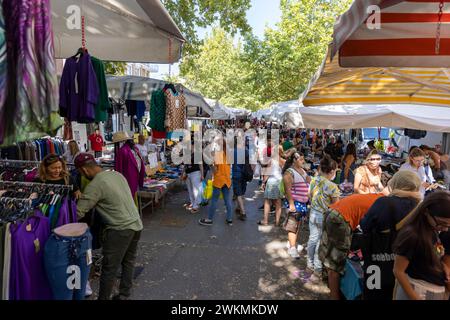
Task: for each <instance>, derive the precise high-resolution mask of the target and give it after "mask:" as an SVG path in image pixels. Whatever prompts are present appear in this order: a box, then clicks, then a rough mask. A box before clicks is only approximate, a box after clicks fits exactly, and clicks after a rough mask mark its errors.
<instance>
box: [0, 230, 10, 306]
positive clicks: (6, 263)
mask: <svg viewBox="0 0 450 320" xmlns="http://www.w3.org/2000/svg"><path fill="white" fill-rule="evenodd" d="M10 227H11V223H7V224H6V227H5V229H4V235H5V238H4V247H3V252H4V255H3V275H2V278H3V281H2V288H1V289H2V297H3V300H9V280H10V271H11V232H10Z"/></svg>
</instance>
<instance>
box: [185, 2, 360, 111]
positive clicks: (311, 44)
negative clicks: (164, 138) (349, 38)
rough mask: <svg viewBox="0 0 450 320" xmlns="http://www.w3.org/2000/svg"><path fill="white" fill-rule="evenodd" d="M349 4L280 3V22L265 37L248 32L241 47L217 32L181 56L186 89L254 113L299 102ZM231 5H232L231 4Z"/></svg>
mask: <svg viewBox="0 0 450 320" xmlns="http://www.w3.org/2000/svg"><path fill="white" fill-rule="evenodd" d="M351 2H352V0H281V1H280V5H281V11H282V17H281V21H280V22H279V23H278V24H277V25H276V27H275V28H267V29H266V31H265V35H264V39H262V40H260V39H258V38H257V37H255V36H253V35H252V34H250V33H245V34H244V35H243V38H242V40H243V43H241V42H239V43H237V44H234V43H233V37H232V34H230V33H228V32H227V30H226V29H223V28H216V29H214V30H213V32H212V34H211V35H210V36H209V37H207V38H206V39H205V40H204V43H203V44H202V45H200V46H198V49H197V50H195V51H193V52H191V54H189V55H187V56H185V57H184V59H183V62H182V64H181V67H180V71H181V77H183V78H184V79H185V80H186V85H187V86H188V87H190V88H192V89H193V90H195V91H198V92H201V93H202V94H203V95H204V96H206V97H208V98H213V99H218V100H220V101H221V102H222V103H224V104H225V105H229V106H234V107H245V108H248V109H251V110H256V109H259V108H262V107H266V106H267V105H270V104H271V103H273V102H279V101H286V100H293V99H297V98H298V96H299V94H300V93H301V92H302V91H303V90H304V88H305V86H306V85H307V83H308V81H309V80H310V78H311V76H312V75H313V74H314V72H316V70H317V68H318V67H319V65H320V63H321V62H322V61H323V58H324V56H325V53H326V50H327V46H328V44H329V43H330V41H331V35H332V32H333V25H334V22H335V20H336V18H337V17H338V16H339V15H340V14H342V13H343V12H344V11H345V10H347V9H348V7H349V6H350V4H351ZM230 3H233V1H230Z"/></svg>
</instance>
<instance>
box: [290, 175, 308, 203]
mask: <svg viewBox="0 0 450 320" xmlns="http://www.w3.org/2000/svg"><path fill="white" fill-rule="evenodd" d="M287 171H288V172H289V173H290V174H291V175H292V176H293V178H294V182H293V183H292V187H291V194H292V199H293V200H294V201H299V202H303V203H307V202H308V190H309V184H308V182H306V176H302V175H301V174H300V173H298V172H297V171H296V170H295V169H293V168H289V169H288V170H287Z"/></svg>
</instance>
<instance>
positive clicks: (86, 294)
mask: <svg viewBox="0 0 450 320" xmlns="http://www.w3.org/2000/svg"><path fill="white" fill-rule="evenodd" d="M84 296H85V297H90V296H92V288H91V284H90V283H89V281H88V282H87V283H86V293H85V294H84Z"/></svg>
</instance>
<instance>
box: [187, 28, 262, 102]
mask: <svg viewBox="0 0 450 320" xmlns="http://www.w3.org/2000/svg"><path fill="white" fill-rule="evenodd" d="M199 52H200V53H199V54H198V55H197V56H195V58H191V59H190V61H189V62H190V63H189V64H188V67H186V65H184V70H183V71H182V76H183V77H184V79H185V83H186V86H187V87H189V88H191V89H192V90H194V91H198V92H201V93H202V94H203V95H204V96H206V97H208V98H211V99H215V100H219V101H220V102H222V103H224V104H225V105H228V106H236V107H246V108H249V109H256V107H258V101H257V97H256V96H254V95H252V94H251V92H252V91H251V90H252V89H253V84H252V83H250V82H248V79H249V73H248V70H249V68H247V67H246V66H245V65H244V61H242V60H241V54H242V45H241V44H240V43H237V44H236V45H235V44H234V43H233V37H232V36H231V35H230V34H228V33H227V32H226V31H225V30H223V29H220V28H216V29H213V31H212V34H211V35H210V36H208V37H207V38H206V39H205V41H204V44H203V45H202V46H201V47H200V50H199ZM188 59H189V58H188Z"/></svg>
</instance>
